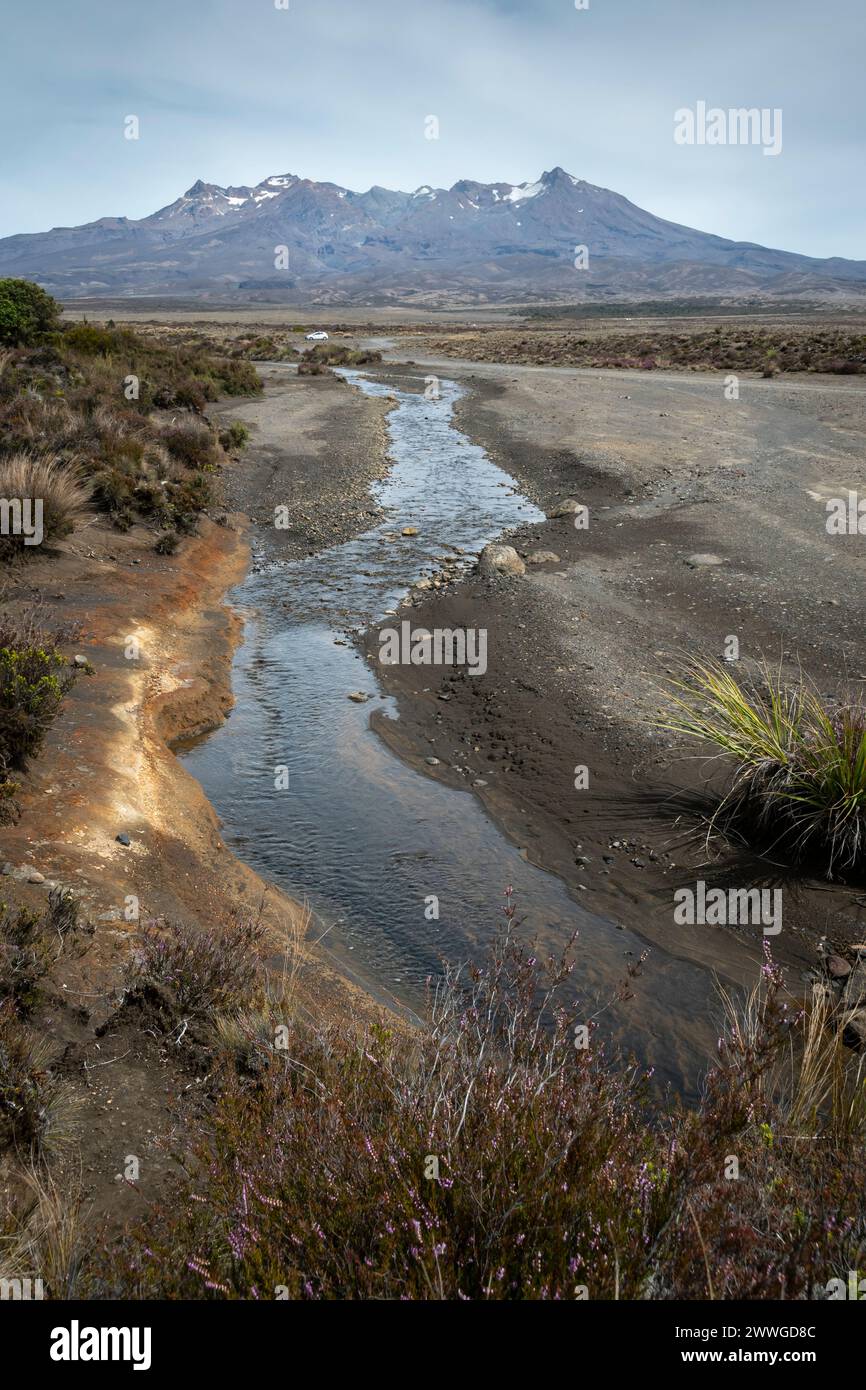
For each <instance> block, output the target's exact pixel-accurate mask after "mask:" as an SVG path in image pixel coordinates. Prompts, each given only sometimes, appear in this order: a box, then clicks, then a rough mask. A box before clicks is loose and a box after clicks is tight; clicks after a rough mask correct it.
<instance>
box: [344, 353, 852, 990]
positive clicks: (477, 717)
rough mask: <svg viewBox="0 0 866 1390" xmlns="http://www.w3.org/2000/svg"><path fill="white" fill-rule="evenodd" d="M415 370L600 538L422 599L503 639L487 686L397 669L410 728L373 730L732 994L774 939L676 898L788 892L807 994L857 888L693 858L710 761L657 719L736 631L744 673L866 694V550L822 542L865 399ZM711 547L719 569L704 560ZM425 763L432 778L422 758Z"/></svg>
mask: <svg viewBox="0 0 866 1390" xmlns="http://www.w3.org/2000/svg"><path fill="white" fill-rule="evenodd" d="M404 351H405V352H406V353H407V355H408V352H409V344H408V343H404V344H397V345H396V346H395V349H394V355H395V356H400V355H402V353H403V352H404ZM416 363H417V365H414V364H413V366H411V367H409V368H407V367H405V366H403V365H400V366H396V365H395V367H394V369H393V370H394V372H395V374H396V373H399V374H400V385H401V386H402V387H403V388H404V389H411V385H412V384H411V382H410V381H409V380H408V379H407V375H406V374H407V373H412V372H415V374H416V377H417V382H416V389H421V388H422V387H423V378H424V375H425V374H428V373H429V372H430V371H435V372H438V373H440V374H441V375H442V376H446V377H451V378H456V379H458V380H460V381H462V382H464V384H465V385H466V386H467V387H468V388H469V390H468V393H467V395H466V396H465V397H464V399H463V401H462V402H461V403H460V404H459V406H458V409H457V422H458V424H459V425H460V428H461V429H463V430H464V432H465V433H467V434H468V435H469V436H470V438H472V439H473V441H475V442H477V443H480V444H482V445H484V447H485V448H486V449H487V451H488V452H489V454H490V455H491V456H492V457H493V458H494V459H496V461H497V462H499V463H500V464H501V466H502V467H503V468H504V469H505V470H506V471H507V472H508V473H510V474H511V476H512V477H514V478H515V479H516V480H517V481H518V483H519V485H520V487H521V488H522V490H523V491H524V492H525V493H526V494H527V495H528V496H530V497H531V498H532V499H533V500H534V501H536V502H537V503H538V504H539V505H540V506H541V507H542V508H544V509H545V510H548V509H550V508H551V507H552V506H553V505H554V504H555V503H556V502H558V501H560V500H561V499H562V498H564V497H569V496H571V497H575V498H577V499H578V500H579V501H580V502H582V503H585V504H586V505H588V506H589V508H590V517H591V522H590V527H589V529H588V530H586V531H577V530H575V528H574V526H573V525H572V523H571V520H570V519H562V520H554V521H548V522H546V523H543V524H541V525H539V526H532V527H527V528H525V529H524V530H522V531H521V532H519V533H518V534H517V535H516V536H515V537H513V543H514V544H515V545H516V546H517V547H518V548H519V549H520V550H521V552H523V553H524V554H525V555H527V556H528V555H530V554H531V553H532V552H533V551H536V550H544V551H549V552H553V553H554V554H555V555H556V556H558V557H559V558H558V559H557V560H555V561H549V562H545V563H542V564H540V565H530V566H529V567H528V570H527V575H526V577H525V578H524V579H521V580H517V581H493V582H491V581H486V580H483V579H481V578H479V577H478V576H474V575H473V576H470V577H469V578H467V579H465V580H464V581H462V582H461V583H460V584H458V585H456V586H447V587H445V588H444V589H442V590H440V591H438V592H435V593H433V594H430V593H425V594H416V595H415V596H414V599H413V603H412V606H411V608H409V609H407V611H406V613H405V614H403V615H401V616H410V617H411V619H412V621H413V623H414V624H416V625H417V626H420V627H424V628H428V629H429V628H433V627H438V628H450V627H455V626H462V625H466V626H473V627H484V628H486V629H487V631H488V670H487V672H486V674H485V675H484V676H480V677H470V676H468V675H467V674H465V673H460V674H457V675H455V674H454V673H453V672H449V671H447V670H446V671H442V670H440V671H436V672H433V673H432V678H431V672H430V670H429V668H423V667H421V668H418V667H414V668H413V667H406V666H402V667H391V668H388V669H385V670H382V671H380V676H381V678H382V679H383V682H384V685H385V688H386V690H387V691H388V692H389V693H391V694H393V695H395V696H396V697H397V699H398V704H399V712H400V719H399V722H397V723H395V722H393V721H387V720H382V719H380V720H378V721H377V728H378V729H379V731H380V732H381V733H382V734H383V736H384V737H386V738H387V739H388V741H389V742H390V743H391V744H392V746H393V747H394V748H395V749H397V750H398V751H400V752H401V753H402V754H403V755H404V756H406V757H410V758H412V759H413V761H415V762H416V763H417V765H418V766H419V769H420V770H422V771H424V772H425V773H427V774H428V775H431V776H436V777H441V778H443V779H444V780H447V781H451V782H452V783H453V784H454V785H461V786H464V787H466V786H470V785H471V786H473V790H474V791H475V793H476V794H477V795H479V796H480V797H481V798H482V800H483V801H484V803H485V805H486V806H487V807H488V809H489V810H490V811H491V813H492V814H494V816H495V817H496V818H497V820H498V821H499V822H500V824H502V825H503V827H504V828H505V829H506V830H507V831H508V833H509V834H510V836H511V837H512V839H513V840H515V842H516V843H517V844H519V845H520V846H521V847H522V848H523V849H524V851H525V853H526V854H527V855H528V856H529V857H530V858H531V859H533V861H535V862H537V863H539V864H542V865H544V866H545V867H548V868H550V869H553V870H555V871H556V872H558V873H560V874H561V875H562V876H563V877H564V878H565V879H566V881H567V882H568V883H569V884H570V885H571V886H572V888H573V890H574V892H575V893H576V894H579V895H580V901H581V902H583V903H585V904H586V905H587V906H588V907H590V908H591V909H592V910H594V911H596V912H599V913H602V914H604V915H607V916H611V917H613V918H615V919H616V920H620V921H622V922H624V923H626V924H628V925H629V926H631V927H633V928H634V929H635V930H637V931H638V932H640V933H641V934H642V935H643V936H644V937H645V939H647V940H648V941H649V942H650V943H652V944H653V945H655V946H656V947H657V948H661V949H664V950H666V951H668V952H671V953H673V954H676V955H682V956H684V957H686V958H688V959H691V960H696V961H699V962H701V963H703V964H705V965H707V966H709V967H711V968H713V969H715V970H717V971H718V972H719V973H720V974H721V975H722V976H724V977H726V978H729V979H734V980H742V981H747V980H750V979H752V978H754V971H755V966H756V963H757V961H758V959H759V957H760V951H761V940H760V936H759V935H758V934H757V933H755V932H753V931H750V930H749V929H726V928H712V927H702V928H682V927H680V928H677V927H675V926H674V924H673V921H672V894H673V890H674V888H675V887H676V886H679V885H680V884H683V883H686V884H688V883H690V884H692V885H694V883H695V881H696V879H697V878H698V877H704V878H707V879H709V878H711V877H714V876H715V874H716V873H719V874H721V876H722V881H723V882H724V883H725V884H726V885H727V884H730V886H738V885H744V886H750V885H752V884H755V883H759V882H760V883H769V882H770V881H771V880H772V881H773V882H774V883H777V884H784V887H785V922H784V928H783V932H782V934H781V936H779V937H777V938H775V939H774V940H773V943H772V944H773V949H774V952H775V953H776V955H777V956H778V957H780V958H781V959H783V960H785V961H786V962H788V963H789V964H790V965H791V967H792V972H791V978H792V979H793V980H794V981H795V983H797V984H798V985H799V975H800V974H801V973H802V972H803V971H805V970H807V969H808V967H809V966H810V965H811V964H812V963H813V961H814V953H815V946H816V943H817V940H818V938H819V937H820V936H821V935H824V934H826V935H828V936H829V937H830V938H831V939H833V940H835V941H837V942H839V943H840V944H843V943H844V942H846V941H851V940H862V939H863V934H864V906H863V902H862V900H861V899H860V894H859V893H858V892H857V891H856V890H855V889H851V888H844V887H839V886H833V887H830V886H828V885H826V884H821V883H817V882H815V881H810V880H808V879H798V878H797V877H796V876H790V875H787V874H785V873H784V871H783V870H781V869H780V870H778V872H774V871H773V869H772V868H770V867H769V866H767V865H766V864H763V863H762V864H757V863H755V862H749V861H748V860H744V859H743V858H742V856H740V857H739V858H736V859H733V860H732V859H731V857H730V856H728V855H722V856H721V857H720V858H718V859H717V860H716V862H715V863H714V864H712V865H708V864H707V863H706V856H705V855H704V854H703V853H702V852H701V848H700V846H698V845H690V846H686V845H684V844H683V842H682V832H683V829H684V827H685V826H686V825H688V824H692V825H693V824H695V823H696V817H695V815H694V814H693V805H692V802H693V794H694V793H695V792H697V791H699V790H700V788H701V786H702V771H703V768H702V765H700V764H697V763H696V762H695V761H694V760H690V761H684V760H683V759H682V758H678V757H675V756H674V755H673V753H672V751H671V749H670V747H669V740H668V739H667V738H666V737H663V736H659V735H658V734H655V733H653V731H652V730H651V729H650V728H649V727H648V723H647V720H648V718H651V717H652V714H653V712H654V710H655V709H656V708H657V706H658V693H657V683H658V680H659V678H662V677H664V675H665V673H666V672H668V671H671V670H673V669H674V666H675V661H676V654H677V653H678V652H683V651H686V652H691V653H693V654H700V655H714V656H716V657H721V655H722V652H723V646H724V643H725V640H726V638H727V637H728V636H729V635H736V636H737V637H738V639H739V642H740V651H741V669H742V668H746V669H754V667H755V664H756V663H757V662H758V661H759V660H760V659H761V657H762V655H766V656H767V657H768V658H770V659H771V660H773V661H775V662H778V661H779V660H781V661H782V664H783V666H784V667H785V668H786V669H787V670H789V671H790V672H791V673H792V674H795V673H796V670H797V667H798V665H801V666H802V669H803V670H804V671H806V672H807V673H808V674H809V675H810V676H812V677H813V678H814V680H815V682H816V683H817V685H818V687H819V688H820V689H821V690H824V691H826V692H827V693H831V692H832V693H838V692H839V690H840V689H842V688H846V689H848V690H849V692H850V693H852V694H857V693H858V692H860V691H862V689H863V681H864V680H866V654H864V650H863V643H862V635H861V633H860V631H859V625H858V624H857V623H856V622H852V615H853V614H856V613H859V612H860V611H862V608H863V600H864V597H866V595H864V581H863V571H862V561H861V558H860V547H861V546H862V538H859V537H857V536H850V537H849V536H844V537H829V536H828V535H827V533H826V531H825V528H824V520H825V510H824V499H825V498H826V497H827V496H840V495H841V496H844V495H845V490H846V489H847V488H849V487H851V488H853V487H856V486H857V482H858V479H859V478H860V476H861V473H862V468H861V462H860V452H861V442H862V437H863V432H864V426H866V392H864V389H863V386H862V383H858V382H857V381H856V380H853V381H844V380H840V379H838V378H832V379H825V378H820V379H816V378H815V377H813V376H810V377H809V378H804V379H799V378H798V379H784V380H775V381H769V382H767V381H763V380H760V379H758V378H757V377H756V378H748V379H747V378H744V379H743V381H742V386H741V395H740V399H739V401H736V402H733V401H728V400H726V399H725V396H724V392H723V385H724V382H723V379H722V378H721V377H720V376H716V375H706V376H696V375H694V374H689V375H688V376H677V375H675V374H673V373H664V374H661V373H659V374H656V373H635V372H615V371H609V372H600V371H594V372H593V371H581V370H569V369H561V368H554V369H543V368H534V367H529V368H521V367H515V366H511V365H509V366H506V367H502V366H486V365H480V364H476V363H462V362H454V361H444V360H438V359H433V358H424V359H416ZM395 380H396V375H395ZM701 554H704V555H706V554H711V555H714V556H715V557H716V558H717V559H718V561H720V563H718V564H703V563H700V562H698V563H695V562H694V561H690V557H692V556H694V555H701ZM376 646H377V642H376V635H375V633H374V634H371V638H370V643H369V648H368V650H369V651H370V652H371V653H374V652H375V650H376ZM431 754H434V755H436V756H437V757H438V758H439V759H440V766H439V767H436V768H435V769H431V768H429V767H426V766H425V765H424V761H423V760H424V758H425V757H426V756H429V755H431ZM578 765H586V766H587V767H588V768H589V770H590V788H589V790H587V791H576V790H575V787H574V769H575V768H576V767H577V766H578ZM479 782H481V783H482V784H483V785H481V786H479V785H477V783H479ZM669 795H673V796H674V798H675V799H674V801H672V802H670V803H668V804H667V805H662V804H661V803H662V801H663V799H664V798H665V797H666V796H669ZM678 817H679V819H678Z"/></svg>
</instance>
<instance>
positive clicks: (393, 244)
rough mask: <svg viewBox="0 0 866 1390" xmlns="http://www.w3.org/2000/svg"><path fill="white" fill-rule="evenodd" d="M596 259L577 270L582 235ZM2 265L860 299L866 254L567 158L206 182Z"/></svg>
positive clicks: (330, 297) (92, 285)
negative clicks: (604, 177) (352, 185)
mask: <svg viewBox="0 0 866 1390" xmlns="http://www.w3.org/2000/svg"><path fill="white" fill-rule="evenodd" d="M581 247H585V248H586V250H587V253H588V255H587V259H588V264H587V265H586V266H585V268H581V269H578V268H577V267H576V264H575V263H576V261H578V262H579V261H580V259H581V256H580V254H579V248H581ZM0 275H2V276H24V277H26V278H29V279H34V280H38V281H39V283H40V284H42V285H44V286H45V288H46V289H48V290H50V291H51V292H52V293H54V294H57V295H59V296H61V297H62V298H66V299H74V298H80V297H91V296H97V297H98V296H112V297H114V296H118V295H129V296H134V295H156V294H159V295H178V296H185V297H191V296H193V297H194V296H202V297H205V298H215V297H219V298H226V297H228V298H232V297H243V298H252V299H256V298H258V299H270V300H279V299H281V298H285V299H287V300H294V301H295V302H298V301H299V299H300V298H304V299H306V300H307V301H309V302H311V303H353V302H354V303H360V302H367V303H375V302H384V301H395V302H396V301H400V300H415V301H416V302H417V301H418V300H421V301H422V302H430V303H435V302H436V301H437V300H443V301H444V300H446V299H450V300H461V299H462V300H464V301H465V302H467V303H471V302H476V303H482V302H489V301H497V300H499V301H504V300H521V299H532V298H539V297H543V298H547V299H551V300H557V299H562V300H580V299H589V300H594V301H599V300H607V299H614V300H615V299H625V300H627V299H634V298H645V297H659V298H665V297H671V298H672V297H677V298H680V297H683V296H688V295H705V294H708V293H710V294H717V295H725V296H730V297H732V298H746V297H750V296H760V297H762V298H763V297H777V298H786V299H793V300H796V299H797V298H798V297H800V298H803V297H808V298H810V299H815V298H823V299H826V300H835V301H837V302H839V301H851V302H855V301H857V300H861V299H862V298H864V297H866V262H862V261H847V260H843V259H841V258H838V257H836V258H833V259H830V260H817V259H814V258H812V257H809V256H800V255H796V254H793V253H791V252H786V251H773V250H769V249H767V248H766V247H762V246H757V245H755V244H753V243H751V242H735V241H728V240H726V239H725V238H723V237H718V236H713V235H711V234H709V233H706V232H698V231H695V230H693V229H692V228H690V227H682V226H679V225H678V224H676V223H674V222H666V221H664V220H663V219H662V218H659V217H655V216H653V214H652V213H649V212H646V211H644V210H643V209H642V208H639V207H636V206H635V204H634V203H630V202H629V201H628V199H627V198H624V197H622V196H621V195H620V194H618V193H612V192H611V191H610V190H609V189H606V188H598V187H596V186H595V185H594V184H590V183H586V182H585V181H584V180H582V179H577V178H575V177H574V176H573V175H571V174H567V173H566V172H565V170H564V169H560V168H556V169H553V170H551V171H550V172H548V173H544V174H542V175H541V178H540V179H538V180H537V181H536V182H535V183H524V184H518V185H514V184H509V183H493V184H483V183H475V182H473V181H472V180H469V179H461V180H460V182H458V183H455V184H454V186H453V188H449V189H444V188H430V187H427V186H424V187H421V188H418V189H416V190H415V192H414V193H401V192H394V191H391V190H389V189H386V188H380V187H373V188H370V189H369V190H368V191H367V192H366V193H354V192H352V190H351V189H347V188H340V187H338V186H337V185H336V184H333V183H316V182H313V181H312V180H310V179H302V178H298V177H296V176H295V175H293V174H284V175H279V176H274V177H271V178H267V179H265V180H263V182H262V183H260V184H257V185H256V186H255V187H250V186H248V185H242V186H239V187H237V188H220V187H218V186H217V185H216V184H210V183H203V182H202V181H201V180H200V181H199V182H198V183H195V184H193V186H192V187H191V188H190V189H189V190H188V192H186V193H185V194H184V195H183V196H182V197H180V198H178V199H177V200H176V201H175V202H173V203H170V204H169V205H168V207H164V208H161V209H160V210H159V211H158V212H154V213H152V214H151V215H150V216H149V217H143V218H141V219H140V220H138V221H132V220H130V219H129V218H126V217H103V218H100V219H99V220H98V221H96V222H90V223H88V224H87V225H85V226H83V227H57V228H55V229H54V230H53V231H50V232H40V233H36V234H29V235H20V236H11V237H6V238H5V239H2V240H0Z"/></svg>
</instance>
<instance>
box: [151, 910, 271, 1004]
mask: <svg viewBox="0 0 866 1390" xmlns="http://www.w3.org/2000/svg"><path fill="white" fill-rule="evenodd" d="M262 940H263V934H262V931H261V929H260V927H259V926H258V925H257V924H256V923H255V922H252V921H242V922H241V921H239V922H234V923H232V924H231V925H230V926H228V927H225V928H221V929H218V930H214V931H210V932H205V931H200V930H197V929H196V928H194V927H190V926H186V925H184V924H181V923H175V924H173V925H171V926H168V927H166V928H165V929H164V930H159V929H157V928H151V929H148V930H146V931H144V932H143V933H142V935H141V938H140V940H139V943H138V947H137V949H136V952H135V954H134V956H133V958H132V961H131V963H130V966H129V970H128V973H127V978H126V986H127V989H128V990H129V991H130V992H134V991H136V990H140V989H147V988H152V987H156V988H157V989H159V990H160V991H162V992H163V993H164V994H166V995H167V996H168V997H169V998H170V999H171V1001H172V1004H173V1007H174V1008H175V1009H176V1011H177V1018H178V1020H180V1019H181V1018H184V1019H196V1020H203V1019H208V1018H211V1017H212V1016H213V1015H214V1014H216V1013H219V1012H223V1011H225V1010H230V1009H232V1008H234V1007H236V1006H237V1005H238V1004H239V1003H240V1002H241V1001H243V1000H246V999H247V998H249V996H250V994H251V993H254V991H255V989H256V987H257V984H258V982H259V979H260V963H259V957H258V954H257V952H258V947H259V945H260V944H261V942H262Z"/></svg>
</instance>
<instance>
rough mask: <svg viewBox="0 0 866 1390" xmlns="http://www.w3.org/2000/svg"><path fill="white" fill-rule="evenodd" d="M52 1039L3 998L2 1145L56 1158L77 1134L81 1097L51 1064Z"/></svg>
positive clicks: (0, 1019)
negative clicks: (77, 1099) (35, 1029)
mask: <svg viewBox="0 0 866 1390" xmlns="http://www.w3.org/2000/svg"><path fill="white" fill-rule="evenodd" d="M51 1060H52V1045H51V1043H50V1041H49V1040H48V1039H47V1038H45V1037H41V1036H38V1035H37V1034H36V1033H35V1032H32V1031H31V1030H30V1029H29V1028H28V1027H27V1026H26V1025H25V1024H23V1023H22V1022H21V1019H20V1018H19V1017H18V1014H17V1012H16V1010H15V1007H14V1005H13V1003H12V1002H11V1001H10V1000H6V1001H4V1002H2V1003H0V1149H2V1148H4V1147H6V1146H12V1147H14V1148H16V1149H17V1150H19V1152H22V1153H24V1154H27V1155H29V1156H30V1157H31V1158H33V1159H35V1158H39V1157H45V1158H51V1157H56V1156H57V1155H58V1154H59V1153H61V1152H62V1151H63V1150H64V1149H65V1148H66V1147H67V1145H68V1144H69V1143H70V1142H71V1141H72V1139H73V1138H74V1117H75V1109H76V1106H75V1102H74V1099H73V1097H72V1095H71V1092H70V1091H69V1090H68V1088H67V1087H66V1086H64V1085H63V1083H62V1082H61V1080H60V1079H59V1077H58V1076H57V1075H56V1074H55V1073H54V1072H53V1071H52V1069H51Z"/></svg>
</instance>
